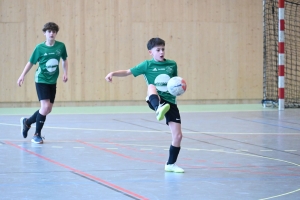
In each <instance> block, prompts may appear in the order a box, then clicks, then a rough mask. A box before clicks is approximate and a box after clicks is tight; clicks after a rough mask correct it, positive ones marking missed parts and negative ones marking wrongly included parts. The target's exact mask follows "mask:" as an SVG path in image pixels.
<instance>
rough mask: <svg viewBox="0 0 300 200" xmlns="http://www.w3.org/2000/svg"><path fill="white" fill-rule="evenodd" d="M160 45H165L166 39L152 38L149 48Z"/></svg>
mask: <svg viewBox="0 0 300 200" xmlns="http://www.w3.org/2000/svg"><path fill="white" fill-rule="evenodd" d="M159 45H163V46H165V41H164V40H163V39H160V38H151V39H150V40H149V41H148V44H147V48H148V50H151V49H152V48H153V47H155V46H159Z"/></svg>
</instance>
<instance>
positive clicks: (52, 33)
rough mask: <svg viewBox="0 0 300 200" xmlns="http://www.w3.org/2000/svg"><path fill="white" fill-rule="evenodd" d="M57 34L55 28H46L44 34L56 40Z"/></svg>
mask: <svg viewBox="0 0 300 200" xmlns="http://www.w3.org/2000/svg"><path fill="white" fill-rule="evenodd" d="M56 34H57V33H56V31H53V30H46V31H45V32H44V35H45V36H46V39H47V40H55V37H56Z"/></svg>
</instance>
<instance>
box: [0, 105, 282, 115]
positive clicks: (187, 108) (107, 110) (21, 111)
mask: <svg viewBox="0 0 300 200" xmlns="http://www.w3.org/2000/svg"><path fill="white" fill-rule="evenodd" d="M178 108H179V110H180V112H182V113H183V112H247V111H277V108H263V107H262V105H261V104H216V105H178ZM38 109H39V108H38V107H28V108H0V115H29V114H30V113H33V112H34V111H36V110H38ZM152 112H153V111H152V110H150V108H149V107H148V106H147V105H145V106H95V107H92V106H89V107H53V109H52V113H51V114H122V113H124V114H128V113H152Z"/></svg>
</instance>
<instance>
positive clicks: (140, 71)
mask: <svg viewBox="0 0 300 200" xmlns="http://www.w3.org/2000/svg"><path fill="white" fill-rule="evenodd" d="M130 71H131V73H132V74H133V76H134V77H136V76H139V75H144V78H145V80H146V83H147V85H149V84H153V85H155V87H156V91H157V93H158V95H159V96H160V97H161V98H162V99H164V100H166V101H168V102H170V103H174V104H176V97H175V96H173V95H171V94H170V93H169V92H168V89H167V83H168V81H169V80H170V78H172V77H174V76H177V64H176V62H175V61H173V60H165V61H163V62H157V61H155V60H153V59H152V60H145V61H144V62H142V63H140V64H138V65H137V66H135V67H133V68H131V69H130Z"/></svg>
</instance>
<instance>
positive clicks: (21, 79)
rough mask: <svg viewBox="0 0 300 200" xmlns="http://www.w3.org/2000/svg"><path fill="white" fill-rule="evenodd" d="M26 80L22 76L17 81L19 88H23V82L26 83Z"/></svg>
mask: <svg viewBox="0 0 300 200" xmlns="http://www.w3.org/2000/svg"><path fill="white" fill-rule="evenodd" d="M24 79H25V77H24V76H22V75H21V76H20V78H19V79H18V81H17V84H18V86H20V87H21V85H22V84H23V82H24Z"/></svg>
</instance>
